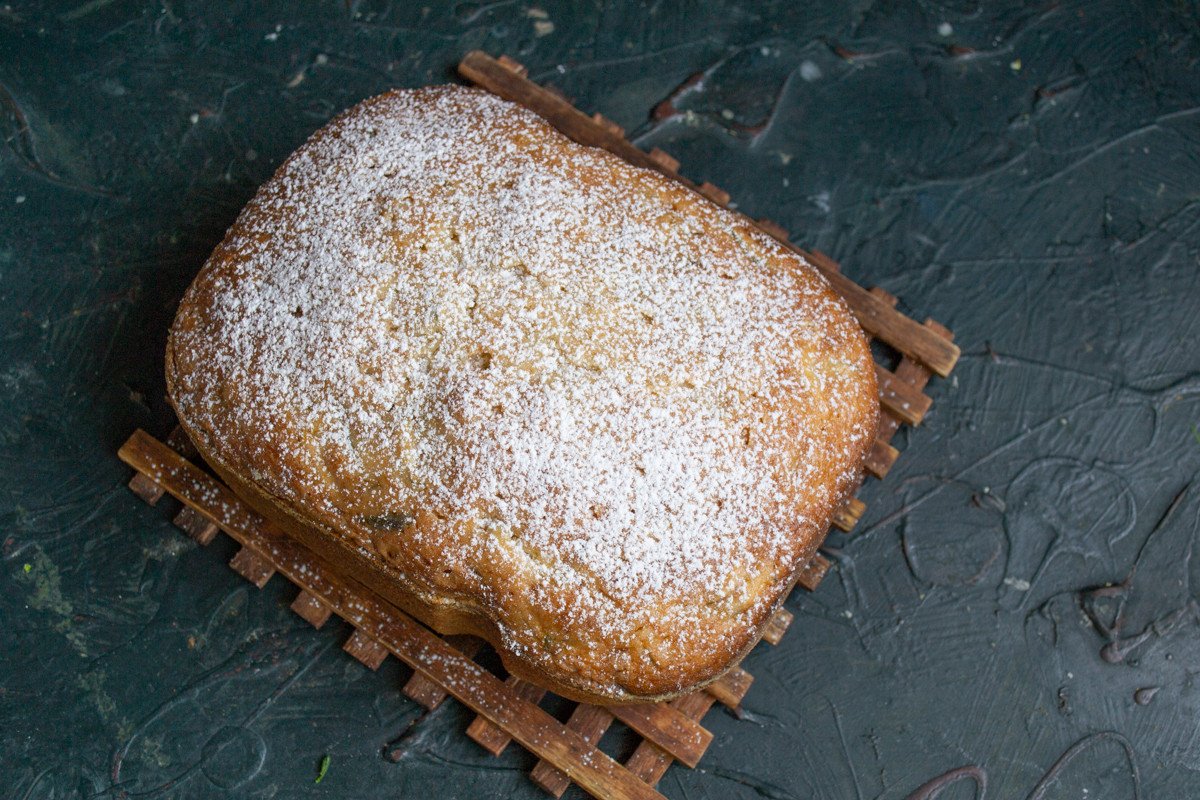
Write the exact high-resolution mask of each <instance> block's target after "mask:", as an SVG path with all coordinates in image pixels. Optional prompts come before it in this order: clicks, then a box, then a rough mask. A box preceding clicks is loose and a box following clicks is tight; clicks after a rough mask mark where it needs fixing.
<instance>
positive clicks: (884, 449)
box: [863, 439, 900, 478]
mask: <svg viewBox="0 0 1200 800" xmlns="http://www.w3.org/2000/svg"><path fill="white" fill-rule="evenodd" d="M899 456H900V451H899V450H897V449H896V448H894V447H892V446H891V445H890V444H888V443H887V442H886V441H884V440H882V439H876V440H875V443H874V444H873V445H871V450H870V451H869V452H868V453H867V460H866V463H865V464H864V465H863V466H864V467H865V468H866V470H867V472H869V473H871V474H872V475H874V476H875V477H876V478H884V477H886V476H887V474H888V472H890V471H891V469H892V465H893V464H895V463H896V459H897V458H898V457H899Z"/></svg>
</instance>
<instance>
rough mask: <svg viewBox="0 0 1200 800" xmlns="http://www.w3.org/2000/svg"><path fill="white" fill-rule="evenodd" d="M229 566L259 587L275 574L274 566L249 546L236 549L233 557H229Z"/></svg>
mask: <svg viewBox="0 0 1200 800" xmlns="http://www.w3.org/2000/svg"><path fill="white" fill-rule="evenodd" d="M229 566H230V567H232V568H233V571H234V572H236V573H237V574H238V575H241V576H242V577H243V578H245V579H246V580H248V581H250V582H251V583H253V584H254V585H255V586H257V587H258V588H259V589H261V588H263V587H264V586H266V585H267V581H269V580H271V576H272V575H274V574H275V568H274V567H272V566H271V562H270V561H268V560H267V559H265V558H263V557H262V556H261V555H259V554H258V553H256V552H254V551H253V550H251V549H250V548H249V547H242V549H241V550H238V551H237V553H236V554H234V556H233V558H231V559H229Z"/></svg>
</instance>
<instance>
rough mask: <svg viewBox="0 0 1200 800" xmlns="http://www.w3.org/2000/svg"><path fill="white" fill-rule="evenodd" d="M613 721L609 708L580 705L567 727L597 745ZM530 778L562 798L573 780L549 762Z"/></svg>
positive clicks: (531, 774)
mask: <svg viewBox="0 0 1200 800" xmlns="http://www.w3.org/2000/svg"><path fill="white" fill-rule="evenodd" d="M613 719H614V717H613V715H612V713H610V712H609V710H608V709H607V708H604V707H602V706H594V705H592V704H591V703H580V704H579V705H578V706H576V707H575V710H574V711H573V712H571V717H570V719H568V720H567V727H568V728H570V729H571V730H573V731H575V732H576V733H577V734H579V735H580V736H581V737H583V739H584V741H586V742H588V743H589V744H595V743H596V742H598V741H600V737H602V736H604V732H605V731H607V730H608V728H609V726H610V725H612V723H613ZM668 758H669V756H668ZM529 777H530V778H531V779H532V780H533V782H534V783H536V784H537V785H538V786H540V787H542V788H543V789H545V790H546V791H547V792H549V793H550V794H552V795H554V796H555V797H562V795H563V792H565V791H566V790H567V787H568V786H570V785H571V779H570V778H569V777H567V774H566V773H565V772H563V771H562V770H560V769H557V768H556V767H555V766H554V765H553V764H551V763H550V762H548V761H539V762H538V763H537V764H535V765H534V767H533V771H532V772H530V773H529Z"/></svg>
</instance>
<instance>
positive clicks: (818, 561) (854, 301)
mask: <svg viewBox="0 0 1200 800" xmlns="http://www.w3.org/2000/svg"><path fill="white" fill-rule="evenodd" d="M459 72H460V73H461V74H462V75H463V76H464V77H465V78H467V79H468V80H470V81H472V82H473V83H476V84H478V85H479V86H481V87H482V88H484V89H487V90H488V91H490V92H492V93H494V94H496V95H499V96H500V97H503V98H506V99H508V100H512V101H514V102H517V103H520V104H521V105H523V106H525V107H527V108H529V109H530V110H532V111H534V112H535V113H537V114H539V115H540V116H542V117H543V118H545V119H546V120H547V121H548V122H550V123H551V124H552V125H554V127H556V128H558V129H559V130H560V131H562V132H563V133H564V134H565V135H567V136H569V137H570V138H571V139H574V140H575V141H577V142H580V143H581V144H586V145H590V146H594V147H602V148H604V149H606V150H609V151H610V152H612V153H615V154H616V155H618V156H620V157H621V158H624V159H625V160H627V161H629V162H630V163H632V164H634V165H635V166H639V167H647V168H650V169H654V170H657V171H658V172H661V173H663V174H664V175H667V176H669V177H671V178H672V179H674V180H677V181H679V182H680V183H682V184H683V185H685V186H687V187H689V188H691V189H693V190H695V191H697V192H699V193H700V194H702V195H703V196H705V197H707V198H708V199H710V200H712V201H713V202H715V203H717V204H719V205H722V206H727V205H728V203H729V195H728V194H726V193H725V192H723V191H721V190H720V189H718V188H717V187H715V186H713V185H712V184H708V183H703V184H699V185H697V184H695V183H693V182H691V181H689V180H688V179H686V178H684V177H682V176H680V175H679V174H678V168H679V162H678V161H676V160H675V159H674V158H672V157H671V156H669V155H667V154H666V153H664V152H663V151H661V150H658V149H657V148H656V149H655V150H652V151H651V152H650V153H645V152H643V151H642V150H640V149H638V148H637V147H635V146H634V145H632V144H630V143H629V142H628V141H627V140H626V139H625V138H624V133H623V131H622V130H621V129H620V128H619V127H618V126H617V125H615V124H614V123H612V122H610V121H609V120H606V119H604V118H603V117H601V116H600V115H598V114H597V115H593V116H591V117H589V116H587V115H585V114H583V113H582V112H580V111H578V110H577V109H576V108H575V107H574V106H572V105H571V104H570V102H569V101H567V100H566V99H565V98H563V97H562V96H561V95H559V94H558V93H557V92H555V91H553V90H551V89H548V88H545V87H542V86H538V85H537V84H535V83H532V82H531V81H529V80H528V79H527V78H526V74H527V73H526V70H525V68H524V67H522V66H521V65H520V64H518V63H517V62H515V61H513V60H512V59H510V58H508V57H506V56H502V57H500V58H499V59H494V58H492V57H491V56H488V55H487V54H485V53H481V52H472V53H469V54H468V55H467V56H466V57H465V58H464V59H463V61H462V62H461V63H460V64H459ZM755 224H756V225H757V226H758V227H759V228H760V229H762V230H763V231H765V232H766V233H768V234H769V235H771V236H773V237H775V238H776V239H778V240H779V241H781V242H783V243H784V244H786V245H787V246H788V247H790V248H792V249H794V250H796V251H797V252H799V253H801V254H802V255H804V256H805V258H807V259H808V260H809V261H810V262H812V263H813V264H815V265H816V266H817V267H818V268H819V269H820V270H821V271H822V273H823V274H824V275H825V277H826V278H827V279H828V280H829V282H830V284H831V285H832V286H833V287H834V288H835V289H836V290H837V291H838V292H840V293H841V295H842V296H843V297H844V298H845V299H846V302H847V303H848V305H849V306H850V308H851V310H852V311H853V312H854V314H855V315H856V316H857V318H858V320H859V322H860V323H861V324H862V326H863V328H864V329H865V330H866V331H867V333H868V334H869V335H870V336H872V337H874V338H875V339H876V340H878V341H880V342H882V343H884V344H885V345H887V346H889V347H890V348H892V349H894V350H895V351H896V352H897V353H898V354H899V361H898V363H897V364H896V367H895V369H894V370H890V369H888V368H887V367H886V366H885V365H882V364H880V365H877V367H876V374H877V377H878V380H879V392H880V402H881V406H882V408H883V419H882V423H881V425H880V431H879V436H878V438H877V440H876V442H875V446H874V448H873V449H872V451H871V454H870V456H869V458H868V460H867V472H868V473H869V474H871V475H873V476H875V477H876V478H882V477H884V476H885V475H886V474H887V472H888V470H889V469H891V466H892V464H893V463H894V462H895V460H896V457H897V456H898V455H899V453H898V452H897V451H896V449H895V448H894V447H892V445H891V439H892V436H893V435H894V434H895V433H896V431H897V430H898V429H899V428H900V426H901V425H917V424H918V423H920V421H921V420H922V418H923V417H924V416H925V414H926V413H927V412H928V411H929V408H930V405H931V401H930V399H929V397H928V396H927V395H926V394H925V393H924V388H925V384H926V383H927V382H928V381H929V379H930V378H931V376H932V375H933V374H938V375H941V376H943V377H944V376H946V375H948V374H949V372H950V370H951V369H953V367H954V364H955V361H956V360H957V358H958V348H957V347H955V346H954V344H953V342H952V341H951V339H952V336H951V333H950V331H949V330H947V329H946V328H944V327H942V326H941V325H939V324H938V323H937V322H934V321H933V320H931V319H927V320H925V322H924V324H923V325H922V324H918V323H916V322H915V321H914V320H912V319H910V318H908V317H906V316H904V315H903V314H901V313H900V312H899V311H897V310H896V307H895V306H896V298H895V297H893V296H892V295H890V294H888V293H887V292H885V291H883V290H882V289H878V288H876V289H871V290H869V291H868V290H866V289H863V288H862V287H861V286H859V285H858V284H856V283H854V282H853V281H851V280H850V279H849V278H846V277H845V276H843V275H842V274H841V272H840V270H839V268H838V265H837V264H836V263H835V262H834V261H833V260H832V259H830V258H828V257H827V256H824V255H822V254H820V253H815V252H805V251H802V250H800V249H799V248H797V247H796V246H795V245H793V244H791V243H790V242H789V241H788V240H787V232H786V231H785V230H783V229H782V228H781V227H780V226H778V225H776V224H775V223H773V222H770V221H769V220H757V221H755ZM118 455H119V456H120V458H121V459H122V460H123V461H125V463H127V464H129V465H130V466H132V467H133V468H134V469H135V470H137V473H136V474H135V475H134V477H133V479H132V480H131V481H130V482H129V487H130V489H132V490H133V492H134V493H135V494H136V495H137V496H138V497H140V498H141V499H143V500H144V501H146V502H147V503H149V504H150V505H156V504H157V503H158V502H159V501H160V500H161V499H162V497H163V496H164V495H166V494H169V495H171V496H172V497H174V498H176V499H177V500H179V501H180V502H181V503H182V504H183V506H182V508H181V509H180V510H179V512H178V513H177V514H176V515H175V517H174V522H175V524H176V525H177V526H178V527H179V528H181V529H183V530H184V531H185V532H186V533H187V534H188V535H189V536H191V537H192V538H193V539H195V540H196V541H197V542H199V543H200V544H202V545H207V544H208V543H209V542H211V541H212V540H213V538H214V537H215V536H216V534H217V532H218V531H224V532H225V533H226V534H228V535H229V536H230V537H232V538H233V539H234V540H235V541H237V542H238V543H239V544H240V545H241V548H240V549H239V550H238V552H237V554H236V555H234V557H233V558H232V559H231V560H230V562H229V565H230V566H231V567H232V568H233V569H234V570H235V571H236V572H237V573H238V574H239V575H241V576H242V577H244V578H245V579H246V580H248V581H250V582H251V583H253V584H254V585H255V586H257V587H259V588H262V587H263V586H265V585H266V583H267V581H269V580H270V579H271V577H272V576H273V575H274V574H276V573H279V574H281V575H283V576H284V577H285V578H287V579H288V580H289V581H291V582H292V583H293V584H295V585H296V586H297V587H299V589H300V592H299V594H298V595H297V596H296V599H295V601H294V602H293V603H292V606H291V607H292V610H293V611H295V612H296V613H297V614H299V615H300V616H301V617H302V618H304V619H305V620H307V621H308V622H309V623H310V624H312V625H313V626H314V627H317V628H320V627H321V626H322V625H324V624H325V623H326V622H327V621H328V620H329V618H330V617H331V616H332V615H333V614H337V615H338V616H339V617H341V618H342V619H344V620H346V621H347V622H349V623H350V625H351V626H352V627H353V628H354V631H353V633H352V634H351V635H350V637H349V639H348V640H347V641H346V643H345V645H344V646H343V647H344V649H345V650H346V652H348V653H349V654H350V655H352V656H354V658H356V659H357V660H358V661H360V662H361V663H363V664H364V665H366V666H367V667H368V668H370V669H378V668H379V666H380V664H382V663H383V661H384V660H385V659H386V658H387V656H388V655H389V654H391V655H395V656H396V657H397V658H399V659H400V660H402V661H404V662H405V663H406V664H408V665H409V666H410V667H412V669H413V674H412V676H411V677H410V678H409V679H408V681H407V683H405V685H404V687H403V692H404V694H405V695H407V696H408V697H410V698H411V699H413V700H415V701H416V702H417V703H419V704H421V705H422V706H424V707H425V708H427V709H430V710H432V709H434V708H436V707H437V706H439V705H440V704H441V703H442V702H443V701H444V700H445V699H446V698H447V697H454V698H455V699H457V700H458V701H459V702H461V703H463V704H464V705H465V706H467V707H468V708H470V709H471V710H472V711H474V712H475V713H476V714H477V715H478V716H477V717H476V718H475V720H474V721H473V722H472V723H471V724H470V726H469V727H468V728H467V735H468V736H469V737H470V738H471V739H473V740H474V741H476V742H478V743H479V744H480V745H481V746H482V747H483V748H484V749H486V750H487V751H488V752H490V753H492V754H495V755H499V754H500V753H501V752H503V750H504V749H505V748H506V747H507V746H508V743H509V742H511V741H516V742H518V743H519V744H520V745H521V746H522V747H524V748H525V749H527V750H528V751H529V752H530V753H533V754H534V755H535V756H537V757H538V758H539V759H540V760H539V761H538V762H537V764H536V766H534V768H533V771H532V772H531V774H530V777H531V778H532V779H533V781H534V782H535V783H537V784H538V785H539V786H541V787H542V788H543V789H545V790H546V791H547V792H549V793H550V794H553V795H554V796H556V797H558V796H561V795H562V793H563V792H564V791H566V789H567V787H568V786H569V785H570V784H571V783H572V782H573V783H576V784H578V785H579V786H580V787H581V788H582V789H584V790H585V791H586V792H588V793H590V794H592V795H593V796H595V797H601V798H652V797H662V795H660V794H659V793H658V792H657V791H656V790H655V789H654V786H655V785H656V784H657V783H658V780H659V779H660V778H661V777H662V776H663V774H664V773H665V772H666V770H667V767H669V766H670V765H671V763H672V762H673V761H680V762H682V763H683V764H686V765H687V766H689V767H694V766H696V764H697V763H698V762H699V760H700V757H701V756H702V755H703V754H704V751H705V749H706V748H707V747H708V745H709V743H710V742H711V741H712V734H711V733H710V732H709V731H707V730H706V729H705V728H704V727H703V726H702V725H701V724H700V720H702V719H703V717H704V715H705V714H706V713H707V712H708V710H709V709H710V708H711V707H712V706H713V704H714V703H721V704H723V705H725V706H726V707H727V708H729V709H731V710H733V711H734V712H735V713H736V712H738V711H739V709H740V704H741V700H742V697H743V696H745V694H746V691H747V690H748V689H749V688H750V684H751V682H752V681H753V677H752V676H751V675H750V674H749V673H748V672H746V671H745V670H743V669H742V668H741V667H735V668H734V669H733V670H731V671H730V672H729V673H728V674H726V675H725V676H724V677H722V678H721V679H720V680H719V681H717V682H716V683H714V684H712V685H710V686H708V687H706V688H705V689H703V690H701V691H698V692H695V693H693V694H690V695H687V696H684V697H680V698H678V699H676V700H672V701H670V702H667V703H653V704H646V705H636V706H611V707H601V706H595V705H589V704H587V703H579V704H578V705H577V706H576V707H575V709H574V711H573V712H572V714H571V716H570V718H569V719H568V720H567V722H566V723H561V722H559V721H558V720H557V719H555V718H554V717H553V716H551V715H550V714H548V713H547V712H546V711H544V710H543V709H542V708H541V707H540V705H539V703H540V702H541V701H542V700H543V699H544V698H545V696H546V694H547V693H546V691H545V690H544V689H541V688H539V687H537V686H534V685H532V684H529V683H526V682H524V681H521V680H518V679H516V678H513V677H509V678H508V679H507V680H501V679H500V678H498V677H497V676H496V675H494V674H492V673H491V672H490V671H488V670H487V669H485V668H484V667H482V666H480V665H479V664H478V663H476V662H475V661H474V660H473V659H474V657H475V656H476V655H477V654H478V653H479V652H480V651H481V650H482V649H483V648H484V643H483V642H481V641H480V640H478V639H475V638H473V637H469V636H446V637H442V636H439V635H437V634H436V633H434V632H433V631H431V630H430V629H428V628H426V627H425V626H424V625H422V624H420V623H419V622H417V621H416V620H414V619H413V618H412V617H410V616H409V615H407V614H406V613H404V612H403V611H401V610H399V609H397V608H396V607H395V606H393V605H391V604H389V603H387V602H385V601H383V600H382V599H380V598H379V597H378V596H376V595H375V594H374V593H373V592H371V591H370V590H367V589H365V588H364V587H362V586H360V585H359V584H358V583H357V582H354V581H351V580H346V579H345V578H343V577H340V576H339V575H338V574H337V573H336V572H334V571H333V570H332V569H331V568H330V567H329V566H328V565H327V564H326V563H325V562H324V561H322V560H321V559H320V558H319V557H317V556H316V555H314V554H313V553H312V552H311V551H309V550H307V549H306V548H305V547H303V546H302V545H300V544H299V543H297V542H296V541H294V540H293V539H291V538H289V537H288V536H286V535H285V534H283V533H282V532H280V531H279V530H278V529H277V528H275V527H274V526H272V525H271V524H270V523H269V522H267V521H266V520H265V519H263V518H262V517H261V516H259V515H258V514H257V513H256V512H255V511H253V510H252V509H251V508H250V507H249V506H247V505H246V504H245V503H243V502H242V501H241V500H240V499H239V498H238V497H237V496H236V495H235V494H234V493H233V491H232V490H230V489H229V488H228V487H227V486H225V485H224V484H223V483H221V482H220V481H218V480H217V479H216V478H214V477H212V475H210V474H209V473H208V472H207V471H206V470H204V469H203V468H202V467H201V466H198V465H197V464H196V463H194V461H195V460H196V458H197V453H196V451H195V448H193V447H192V444H191V442H190V441H188V439H187V437H186V436H185V435H183V433H182V432H181V431H180V429H179V428H176V429H175V430H174V431H173V432H172V433H171V435H170V436H169V437H168V438H167V440H166V442H160V441H158V440H157V439H155V438H154V437H152V436H150V435H149V434H147V433H145V432H144V431H140V430H139V431H136V432H135V433H134V434H133V435H132V436H131V437H130V438H129V440H128V441H127V442H125V444H124V445H123V446H122V447H121V449H120V451H119V454H118ZM864 508H865V506H864V505H863V503H862V502H861V501H860V500H858V499H857V498H852V499H851V500H850V501H849V502H848V503H847V504H846V506H845V507H844V508H843V509H841V510H840V511H839V513H838V514H837V516H836V518H835V520H834V525H835V526H836V527H837V528H839V529H841V530H843V531H850V530H851V529H852V528H853V527H854V525H855V523H856V522H857V521H858V519H859V518H860V517H861V516H862V513H863V510H864ZM829 567H830V562H829V561H828V560H827V559H826V558H824V557H823V556H820V555H818V556H817V557H816V558H815V559H813V561H812V563H810V564H809V565H808V567H807V568H806V569H804V570H803V571H802V572H801V574H800V576H799V577H798V578H797V583H799V584H800V585H801V586H803V587H804V588H806V589H809V590H811V589H815V588H816V587H817V585H818V584H819V583H820V581H821V579H822V577H824V575H825V573H826V572H827V571H828V569H829ZM791 620H792V615H791V613H790V612H788V611H787V610H786V609H784V608H783V607H782V606H781V607H780V608H779V609H778V610H777V611H776V612H775V614H774V615H773V616H772V617H771V619H770V622H769V624H768V626H767V629H766V631H765V633H764V634H763V639H764V640H766V641H767V642H768V643H769V644H777V643H778V642H779V641H780V638H781V637H782V636H783V634H784V632H785V631H786V630H787V628H788V625H789V624H790V623H791ZM618 721H619V722H620V723H621V724H623V725H625V726H626V727H628V728H629V729H630V730H632V731H634V732H635V733H636V734H637V735H638V736H639V737H640V738H641V741H640V742H639V743H638V745H637V747H636V748H635V749H634V751H633V754H632V755H631V756H630V757H629V758H627V759H626V760H625V762H624V763H623V764H622V763H618V762H617V761H615V760H614V759H612V758H611V757H609V756H608V755H606V754H605V753H603V752H601V751H600V750H599V749H597V747H596V743H597V742H598V741H599V740H600V737H601V736H603V735H604V733H605V732H606V731H607V730H608V729H609V728H610V727H611V726H612V725H613V723H614V722H618Z"/></svg>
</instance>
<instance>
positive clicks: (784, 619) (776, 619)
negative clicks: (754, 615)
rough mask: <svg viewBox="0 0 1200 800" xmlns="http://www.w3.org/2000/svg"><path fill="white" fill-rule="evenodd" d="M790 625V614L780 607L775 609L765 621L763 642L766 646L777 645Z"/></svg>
mask: <svg viewBox="0 0 1200 800" xmlns="http://www.w3.org/2000/svg"><path fill="white" fill-rule="evenodd" d="M791 624H792V612H790V611H788V610H787V609H786V608H784V607H782V606H780V607H779V608H777V609H775V613H774V614H772V615H771V618H770V619H768V620H767V627H766V628H765V629H764V630H763V635H762V638H763V641H764V642H766V643H767V644H779V642H780V640H782V639H783V635H784V634H785V633H787V629H788V626H789V625H791Z"/></svg>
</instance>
